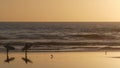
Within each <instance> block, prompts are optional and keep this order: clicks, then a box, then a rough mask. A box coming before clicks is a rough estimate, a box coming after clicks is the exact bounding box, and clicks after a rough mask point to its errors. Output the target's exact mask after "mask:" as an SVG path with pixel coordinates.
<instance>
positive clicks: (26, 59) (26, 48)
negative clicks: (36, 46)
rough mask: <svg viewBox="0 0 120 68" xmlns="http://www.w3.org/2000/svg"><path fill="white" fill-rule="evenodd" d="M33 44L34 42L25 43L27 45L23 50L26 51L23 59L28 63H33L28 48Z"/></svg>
mask: <svg viewBox="0 0 120 68" xmlns="http://www.w3.org/2000/svg"><path fill="white" fill-rule="evenodd" d="M31 46H32V44H25V46H24V47H23V49H22V50H23V51H24V52H25V57H22V60H24V61H25V63H26V64H27V63H28V62H29V63H32V61H31V60H30V59H28V57H27V52H28V51H27V50H28V49H29V48H30V47H31Z"/></svg>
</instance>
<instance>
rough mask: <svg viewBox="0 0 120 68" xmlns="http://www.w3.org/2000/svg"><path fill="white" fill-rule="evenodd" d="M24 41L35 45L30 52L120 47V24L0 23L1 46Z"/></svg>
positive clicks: (98, 49)
mask: <svg viewBox="0 0 120 68" xmlns="http://www.w3.org/2000/svg"><path fill="white" fill-rule="evenodd" d="M26 42H29V43H33V44H34V46H33V47H32V49H31V50H33V51H38V50H39V51H86V50H87V51H101V50H105V49H109V50H119V49H120V47H119V45H120V24H111V23H92V22H91V23H74V22H73V23H63V22H62V23H34V22H33V23H29V22H28V23H20V22H19V23H15V22H14V23H12V22H8V23H7V22H6V23H4V22H1V23H0V43H1V45H3V44H5V43H12V45H20V46H21V45H23V44H21V43H26ZM16 48H17V47H16ZM18 49H19V47H18ZM1 50H4V49H3V47H1Z"/></svg>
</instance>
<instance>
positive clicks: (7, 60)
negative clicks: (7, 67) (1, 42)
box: [4, 44, 15, 63]
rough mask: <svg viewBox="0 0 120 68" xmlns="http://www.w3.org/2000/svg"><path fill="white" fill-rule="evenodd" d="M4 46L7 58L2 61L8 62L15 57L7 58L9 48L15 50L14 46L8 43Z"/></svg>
mask: <svg viewBox="0 0 120 68" xmlns="http://www.w3.org/2000/svg"><path fill="white" fill-rule="evenodd" d="M4 47H5V48H6V55H7V58H6V60H5V61H4V62H8V63H9V62H10V61H13V60H14V59H15V58H14V57H11V58H9V50H15V48H14V47H12V46H9V45H8V44H7V45H5V46H4Z"/></svg>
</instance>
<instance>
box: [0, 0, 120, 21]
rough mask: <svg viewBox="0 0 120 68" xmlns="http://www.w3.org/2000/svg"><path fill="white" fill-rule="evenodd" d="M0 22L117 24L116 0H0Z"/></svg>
mask: <svg viewBox="0 0 120 68" xmlns="http://www.w3.org/2000/svg"><path fill="white" fill-rule="evenodd" d="M0 21H37V22H41V21H42V22H43V21H58V22H59V21H76V22H82V21H85V22H86V21H87V22H89V21H98V22H99V21H110V22H111V21H117V22H119V21H120V0H0Z"/></svg>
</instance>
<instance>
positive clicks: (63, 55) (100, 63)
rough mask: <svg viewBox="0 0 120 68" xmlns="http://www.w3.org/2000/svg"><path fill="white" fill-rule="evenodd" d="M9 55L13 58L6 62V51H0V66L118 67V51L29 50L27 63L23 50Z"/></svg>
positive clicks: (21, 67)
mask: <svg viewBox="0 0 120 68" xmlns="http://www.w3.org/2000/svg"><path fill="white" fill-rule="evenodd" d="M51 55H53V56H51ZM9 57H15V60H13V61H11V62H10V63H6V62H4V60H5V59H6V53H0V68H120V52H108V53H106V54H105V52H29V53H28V55H27V57H28V59H30V60H31V61H32V63H27V64H26V63H25V62H24V61H23V60H22V59H21V58H22V57H24V53H23V52H17V53H16V52H12V53H11V52H10V53H9Z"/></svg>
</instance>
